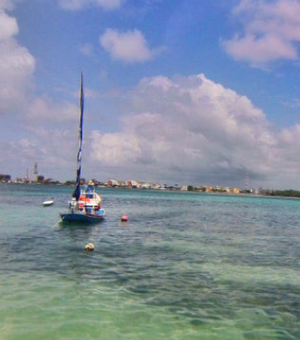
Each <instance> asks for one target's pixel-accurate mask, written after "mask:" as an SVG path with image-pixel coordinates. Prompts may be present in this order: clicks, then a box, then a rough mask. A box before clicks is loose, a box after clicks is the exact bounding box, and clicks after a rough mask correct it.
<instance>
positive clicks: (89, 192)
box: [85, 181, 95, 198]
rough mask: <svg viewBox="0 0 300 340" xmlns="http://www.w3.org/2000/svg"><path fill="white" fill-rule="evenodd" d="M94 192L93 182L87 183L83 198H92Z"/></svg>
mask: <svg viewBox="0 0 300 340" xmlns="http://www.w3.org/2000/svg"><path fill="white" fill-rule="evenodd" d="M94 191H95V187H94V182H93V181H89V182H88V186H87V188H86V189H85V197H86V198H93V194H94Z"/></svg>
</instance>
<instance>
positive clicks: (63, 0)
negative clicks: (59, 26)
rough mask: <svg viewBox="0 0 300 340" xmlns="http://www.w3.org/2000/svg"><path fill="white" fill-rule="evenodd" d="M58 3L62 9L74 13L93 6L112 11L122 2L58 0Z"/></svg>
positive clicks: (114, 0) (109, 0) (110, 0)
mask: <svg viewBox="0 0 300 340" xmlns="http://www.w3.org/2000/svg"><path fill="white" fill-rule="evenodd" d="M58 3H59V5H60V6H61V7H62V8H64V9H67V10H74V11H75V10H80V9H84V8H87V7H93V6H94V7H101V8H103V9H106V10H113V9H117V8H119V7H121V4H122V0H58Z"/></svg>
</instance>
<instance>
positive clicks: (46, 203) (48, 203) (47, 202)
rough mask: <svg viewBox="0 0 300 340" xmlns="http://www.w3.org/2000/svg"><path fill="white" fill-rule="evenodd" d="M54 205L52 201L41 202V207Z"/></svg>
mask: <svg viewBox="0 0 300 340" xmlns="http://www.w3.org/2000/svg"><path fill="white" fill-rule="evenodd" d="M53 204H54V201H45V202H43V206H44V207H50V205H53Z"/></svg>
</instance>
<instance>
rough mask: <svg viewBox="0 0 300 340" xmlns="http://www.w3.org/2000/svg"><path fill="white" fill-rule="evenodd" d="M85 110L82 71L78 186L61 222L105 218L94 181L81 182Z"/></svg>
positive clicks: (86, 221)
mask: <svg viewBox="0 0 300 340" xmlns="http://www.w3.org/2000/svg"><path fill="white" fill-rule="evenodd" d="M83 111H84V93H83V74H82V73H81V82H80V117H79V136H78V138H79V148H78V152H77V171H76V187H75V190H74V192H73V195H72V199H71V201H69V206H68V211H67V212H64V213H60V214H59V215H60V218H61V222H67V223H70V222H71V223H74V222H79V223H98V222H101V221H102V220H103V219H104V215H105V210H104V209H103V208H102V207H101V197H100V196H99V194H98V193H97V192H96V190H95V185H94V183H93V182H92V181H89V182H88V185H86V186H85V187H84V188H83V190H81V188H80V184H81V183H80V182H81V149H82V137H83Z"/></svg>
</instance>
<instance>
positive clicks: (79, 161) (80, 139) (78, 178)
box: [73, 72, 84, 201]
mask: <svg viewBox="0 0 300 340" xmlns="http://www.w3.org/2000/svg"><path fill="white" fill-rule="evenodd" d="M83 109H84V93H83V73H82V72H81V81H80V117H79V130H78V140H79V147H78V152H77V171H76V188H75V190H74V193H73V197H74V198H75V199H76V201H78V200H79V197H80V175H81V148H82V135H83V131H82V125H83Z"/></svg>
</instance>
